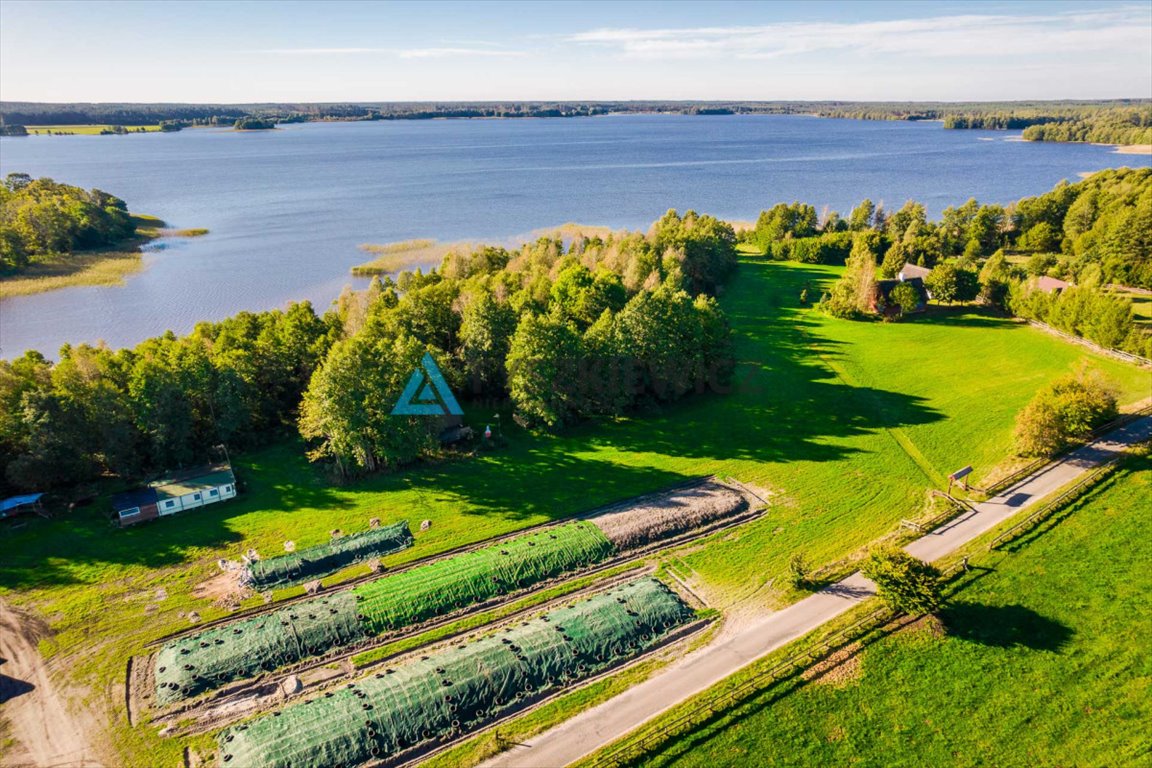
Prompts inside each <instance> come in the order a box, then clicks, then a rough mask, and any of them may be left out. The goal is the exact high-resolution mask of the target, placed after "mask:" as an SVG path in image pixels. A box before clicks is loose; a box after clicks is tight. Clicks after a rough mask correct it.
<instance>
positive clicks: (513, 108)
mask: <svg viewBox="0 0 1152 768" xmlns="http://www.w3.org/2000/svg"><path fill="white" fill-rule="evenodd" d="M621 113H625V114H627V113H631V114H636V113H676V114H684V115H738V114H778V115H790V114H801V115H807V114H815V115H818V116H820V117H832V118H852V119H859V120H942V121H943V123H944V127H945V128H955V129H962V128H983V129H997V130H1004V129H1016V130H1018V129H1026V132H1025V138H1027V139H1030V140H1034V141H1095V142H1102V143H1109V144H1144V143H1150V140H1149V135H1148V131H1149V129H1150V127H1152V100H1147V99H1113V100H1098V101H1080V100H1072V101H1037V102H1027V101H1025V102H969V103H949V102H849V101H708V102H695V101H576V102H560V101H552V102H546V101H507V102H355V103H317V104H308V103H280V104H215V105H213V104H39V103H35V102H0V127H4V126H10V127H12V128H13V129H15V128H17V127H19V126H23V125H83V124H109V125H145V124H160V125H161V127H162V128H163V129H165V130H179V129H180V128H181V127H185V126H191V125H232V124H234V123H235V122H236V121H237V120H240V119H243V118H255V119H262V120H272V121H275V122H280V123H288V122H303V121H312V120H430V119H435V118H492V117H497V118H516V117H587V116H591V115H604V114H621ZM10 135H23V134H21V133H19V132H16V131H15V130H13V132H12V133H11V134H10Z"/></svg>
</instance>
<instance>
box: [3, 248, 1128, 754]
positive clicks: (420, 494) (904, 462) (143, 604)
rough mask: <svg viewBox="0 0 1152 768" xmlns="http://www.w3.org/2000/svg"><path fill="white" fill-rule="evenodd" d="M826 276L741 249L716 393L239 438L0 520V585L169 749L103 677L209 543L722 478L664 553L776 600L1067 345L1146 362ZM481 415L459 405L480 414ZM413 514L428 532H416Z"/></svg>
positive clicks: (686, 569) (116, 728) (736, 592)
mask: <svg viewBox="0 0 1152 768" xmlns="http://www.w3.org/2000/svg"><path fill="white" fill-rule="evenodd" d="M838 272H839V270H837V269H835V268H830V267H815V266H807V265H796V264H779V263H764V262H757V261H744V262H743V263H742V264H741V267H740V270H739V273H738V274H737V275H736V276H735V277H734V278H733V281H732V283H731V285H730V286H729V287H728V290H727V292H726V294H725V296H724V297H723V299H722V301H723V304H724V306H725V308H726V309H727V311H728V312H729V315H730V318H731V320H732V323H733V326H734V328H735V330H736V332H737V356H738V368H737V377H736V382H735V385H734V391H733V392H732V393H731V394H728V395H702V396H700V397H698V398H696V399H694V400H692V401H690V402H687V403H685V404H683V405H681V406H678V407H676V408H673V409H669V410H667V411H664V412H658V413H652V414H644V415H641V416H638V417H636V418H634V419H628V420H622V421H620V422H617V423H613V424H607V425H604V424H601V425H587V426H584V427H581V428H577V429H573V430H570V431H568V432H566V433H564V434H563V435H561V436H553V437H549V436H533V435H530V434H527V433H525V432H522V431H520V430H518V429H515V428H510V426H509V425H510V424H511V419H510V418H509V417H508V414H505V415H504V418H503V422H504V424H505V427H504V431H505V433H506V434H507V436H508V439H509V446H508V447H507V448H506V449H504V450H501V451H498V452H494V453H487V454H483V455H481V456H480V457H478V458H476V459H470V460H460V461H446V462H442V463H437V464H429V465H425V466H422V467H419V468H414V469H411V470H409V471H405V472H400V473H397V474H392V475H383V476H379V477H375V478H372V479H369V480H367V481H364V482H361V483H358V484H355V485H351V486H345V487H334V486H333V485H331V484H330V483H329V482H328V481H327V480H326V479H325V478H324V477H323V475H322V474H321V473H320V472H319V471H317V470H316V469H315V468H313V467H310V466H308V465H307V463H306V462H305V461H304V459H303V458H302V456H303V449H302V447H301V446H300V445H299V444H296V443H286V444H282V445H279V446H275V447H272V448H269V449H265V450H262V451H257V452H252V453H249V454H246V455H242V456H238V457H234V459H235V464H236V470H237V474H238V476H239V477H240V479H241V483H242V491H243V493H242V496H241V497H240V498H239V499H237V500H236V501H232V502H227V503H224V504H220V505H218V506H215V507H210V508H206V509H204V510H201V511H197V512H195V513H192V514H188V515H183V516H179V517H176V518H174V519H170V520H164V521H160V522H157V523H153V524H149V525H145V526H141V527H139V528H137V529H133V530H126V531H115V530H113V529H111V528H110V527H109V526H108V524H107V523H106V522H104V519H103V518H102V517H101V512H100V507H99V505H94V506H92V507H88V508H81V509H78V510H76V511H75V512H74V513H71V514H67V515H63V516H61V517H59V518H57V519H56V520H53V521H44V520H40V519H32V520H30V522H29V524H28V526H27V527H26V528H24V529H22V530H19V531H6V530H0V549H2V550H3V553H4V556H3V557H2V558H0V594H3V595H4V597H5V599H7V600H10V601H12V602H14V603H16V604H18V605H21V606H23V607H26V608H29V609H31V610H33V611H35V612H36V613H38V614H40V615H41V616H44V617H45V618H46V619H47V620H48V621H49V623H50V624H51V626H52V628H53V630H55V632H56V633H57V634H56V636H55V638H54V639H52V640H48V641H44V643H43V644H42V645H43V648H44V650H45V652H46V653H49V654H58V655H61V656H65V657H67V662H66V663H67V666H68V668H69V669H70V670H71V674H72V677H73V678H74V680H75V681H76V682H78V683H80V684H83V685H87V686H90V687H91V690H92V691H93V693H92V694H91V697H90V699H91V701H92V703H93V705H94V706H95V707H96V708H97V709H98V710H100V711H101V712H102V714H103V716H104V718H105V720H106V721H107V722H108V723H109V729H110V731H111V738H112V740H113V741H115V742H116V744H117V746H118V747H119V754H118V755H116V753H115V752H111V753H110V754H111V755H113V756H115V757H116V759H114V760H111V761H110V762H113V763H118V764H125V765H145V764H151V763H150V760H152V759H158V756H163V757H165V759H166V757H167V756H175V755H178V752H179V749H180V746H181V744H180V742H178V741H176V740H163V741H162V740H158V739H157V738H156V737H155V735H154V734H153V733H152V731H151V730H149V729H136V730H130V729H128V728H127V726H126V724H125V722H124V717H123V711H122V709H123V698H122V694H121V693H120V692H118V691H116V690H115V689H114V687H113V688H110V685H112V684H115V683H116V682H118V681H119V680H121V679H122V676H123V671H124V663H125V658H126V657H127V656H128V655H130V654H134V653H138V652H140V651H141V650H142V648H143V645H144V643H145V642H147V641H149V640H151V639H154V638H155V637H157V636H159V635H161V634H164V633H166V632H170V631H173V630H175V629H179V628H182V627H185V626H187V620H186V618H184V616H183V614H184V613H185V612H187V611H189V610H196V611H197V612H199V613H200V615H201V616H202V617H203V618H204V619H210V618H214V617H216V616H219V615H221V614H222V613H223V611H224V609H223V608H222V607H219V606H214V605H213V604H212V602H211V600H210V599H209V598H203V597H194V596H193V589H194V588H195V587H196V585H198V584H199V583H201V582H203V581H204V580H205V579H207V578H209V577H211V576H213V575H214V574H215V573H217V570H216V559H217V558H219V557H230V558H236V557H238V556H239V554H240V553H241V552H243V551H245V550H246V549H247V548H248V547H255V548H257V549H258V550H259V551H261V552H263V553H264V554H265V555H271V554H275V553H278V552H281V551H283V550H282V544H283V542H284V541H285V540H286V539H292V540H294V541H295V542H296V544H297V546H299V547H306V546H310V545H312V544H316V543H320V542H322V541H325V540H327V538H328V536H329V531H330V530H332V529H334V528H339V529H341V530H343V531H345V532H353V531H359V530H363V529H365V528H367V526H368V520H369V518H371V517H379V518H380V519H381V520H382V522H383V523H384V524H388V523H390V522H394V521H396V520H400V519H408V520H409V521H410V522H411V524H412V528H413V530H414V531H415V532H416V544H415V546H413V547H412V548H410V549H408V550H405V551H404V552H403V553H400V554H398V555H394V556H391V557H389V558H387V559H386V563H389V564H395V563H399V562H403V561H405V560H408V559H412V558H417V557H424V556H427V555H429V554H432V553H435V552H439V551H443V550H445V549H449V548H452V547H456V546H459V545H462V544H465V543H469V542H473V541H477V540H480V539H483V538H487V537H490V536H494V535H497V534H502V533H507V532H510V531H514V530H516V529H519V528H523V527H525V526H528V525H532V524H536V523H540V522H544V521H548V520H553V519H558V518H563V517H566V516H570V515H572V514H575V513H577V512H580V511H584V510H587V509H589V508H591V507H595V506H597V505H600V504H603V503H606V502H610V501H613V500H617V499H620V498H623V497H627V496H632V495H635V494H638V493H642V492H647V491H653V490H657V489H660V488H662V487H665V486H667V485H670V484H672V483H675V482H679V481H681V480H683V479H685V478H687V477H692V476H699V475H709V474H714V473H721V474H728V475H732V476H735V477H736V478H738V479H739V480H741V481H743V482H745V483H748V484H750V485H753V486H755V487H758V488H761V489H764V490H766V491H768V492H769V493H771V494H772V496H771V501H772V505H773V506H772V509H771V510H770V512H769V514H767V515H766V516H765V517H763V518H761V519H759V520H757V521H754V522H752V523H749V524H747V525H745V526H742V527H741V528H740V529H738V530H736V531H734V532H726V533H723V534H719V535H717V536H715V537H713V539H712V540H710V541H709V542H708V543H707V544H705V545H700V544H694V545H691V546H689V547H686V548H685V549H684V551H683V553H682V555H681V557H680V558H679V560H678V561H676V562H673V563H672V564H673V565H674V566H675V567H676V569H677V572H679V573H686V574H688V575H689V577H690V578H692V580H693V582H694V584H695V585H696V586H698V587H699V588H700V590H701V591H702V592H703V593H704V594H705V595H706V596H707V597H708V598H709V599H710V600H711V601H712V602H713V604H714V605H715V606H717V607H720V608H724V607H727V606H730V605H732V604H734V603H737V602H745V603H748V604H750V605H753V606H756V607H760V608H770V607H776V606H779V605H780V604H782V603H783V602H786V601H787V600H789V599H791V598H792V597H793V595H791V594H789V593H788V592H787V591H786V590H783V589H781V588H780V587H779V586H776V585H775V584H774V582H776V581H779V582H781V583H783V581H784V579H783V578H782V577H783V576H784V575H785V574H786V571H787V562H788V559H789V557H790V556H791V555H792V553H793V552H795V551H798V550H800V551H803V552H805V553H806V554H807V555H808V557H809V558H810V559H811V560H812V561H813V562H814V563H815V564H817V565H819V564H824V563H829V562H832V561H836V560H839V559H842V558H844V557H846V556H848V555H850V554H851V553H853V552H856V551H858V550H860V549H861V548H862V547H864V546H866V545H867V544H868V542H870V541H872V540H874V539H876V538H877V537H879V536H882V535H885V534H886V533H888V532H890V531H892V530H893V529H894V528H896V527H897V526H898V524H899V521H900V520H901V519H902V518H906V517H910V516H914V515H916V514H917V513H918V512H919V511H920V510H921V509H922V507H923V505H924V503H925V497H926V490H927V488H929V487H930V486H932V485H934V484H939V483H940V481H941V478H942V477H943V476H944V475H946V474H947V473H948V472H950V471H952V470H954V469H956V468H958V467H960V466H963V465H964V464H969V463H971V464H973V465H975V466H976V476H977V477H978V478H979V477H980V476H982V475H983V474H984V473H986V472H987V471H988V470H989V469H990V468H991V467H992V466H994V465H995V464H997V463H999V462H1001V461H1002V460H1003V459H1004V458H1005V457H1006V456H1007V454H1008V453H1009V448H1010V441H1009V436H1010V430H1011V423H1012V417H1013V415H1014V413H1015V412H1016V410H1018V409H1019V408H1020V407H1021V406H1022V405H1023V404H1024V403H1025V402H1027V400H1028V399H1029V398H1030V397H1031V396H1032V393H1033V392H1034V391H1035V389H1036V388H1037V387H1038V386H1040V385H1042V384H1043V383H1045V382H1047V381H1050V380H1052V379H1053V378H1055V377H1056V376H1059V375H1061V374H1063V373H1065V372H1066V371H1068V370H1071V369H1072V368H1073V367H1074V366H1075V365H1076V364H1077V362H1078V361H1080V360H1082V359H1090V360H1092V361H1093V363H1094V364H1095V365H1098V366H1099V367H1100V368H1101V369H1103V370H1104V371H1105V372H1106V373H1107V374H1108V375H1109V376H1111V377H1113V378H1114V379H1115V380H1116V381H1117V383H1118V385H1120V386H1121V388H1122V390H1123V391H1124V396H1125V397H1124V399H1126V400H1135V399H1138V398H1139V397H1144V396H1147V395H1148V389H1149V377H1148V373H1147V372H1146V371H1139V370H1138V369H1136V368H1134V367H1131V366H1127V365H1125V364H1122V363H1118V362H1115V361H1112V360H1108V359H1105V358H1101V357H1097V356H1094V355H1092V354H1091V353H1090V352H1088V351H1087V350H1085V349H1084V348H1083V347H1079V346H1075V345H1070V344H1066V343H1064V342H1062V341H1060V340H1059V339H1056V338H1054V337H1052V336H1050V335H1048V334H1044V333H1042V332H1039V331H1036V330H1033V329H1031V328H1028V327H1025V326H1020V325H1016V324H1012V323H1009V322H1007V321H1003V320H999V319H995V318H991V317H986V316H982V315H980V314H978V313H973V312H962V313H945V314H937V315H932V316H928V317H923V318H919V319H917V320H915V321H912V322H908V323H901V324H895V325H886V324H880V323H853V322H848V321H841V320H834V319H831V318H827V317H825V316H823V315H821V314H819V313H818V312H817V311H815V310H812V309H808V308H802V307H800V306H799V303H798V295H799V292H800V289H801V288H802V287H803V286H804V285H805V284H806V283H811V284H812V286H813V288H814V289H816V290H814V291H813V292H812V293H814V294H816V295H818V294H819V290H820V289H821V287H822V286H823V285H824V284H825V283H827V281H829V280H832V279H834V278H835V277H836V275H837V274H838ZM490 415H491V414H487V413H483V414H479V413H475V412H473V413H471V414H470V415H469V418H470V420H473V421H474V422H475V424H476V425H477V426H480V427H482V426H483V425H484V424H485V422H486V421H487V419H488V417H489V416H490ZM422 520H429V521H430V522H431V528H430V529H429V530H427V531H424V532H421V531H419V530H417V529H418V527H419V523H420V522H421V521H422ZM673 559H674V560H675V558H673ZM365 568H366V567H365V566H357V567H354V568H352V569H349V570H348V571H346V572H345V573H344V574H341V575H340V576H341V577H342V578H343V577H347V576H348V575H350V574H354V573H355V574H359V573H364V572H365ZM329 581H331V579H330V580H329ZM158 590H163V592H158ZM158 595H163V597H162V598H161V597H158ZM258 601H259V600H258V598H257V599H256V602H258Z"/></svg>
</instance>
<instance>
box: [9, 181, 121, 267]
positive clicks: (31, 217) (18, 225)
mask: <svg viewBox="0 0 1152 768" xmlns="http://www.w3.org/2000/svg"><path fill="white" fill-rule="evenodd" d="M135 233H136V225H135V223H134V222H133V220H132V217H131V216H130V215H129V213H128V207H127V205H126V204H125V203H124V201H123V200H121V199H120V198H118V197H115V196H113V195H110V194H108V193H107V192H102V191H100V190H99V189H92V190H85V189H81V188H80V187H74V186H71V185H69V184H60V183H58V182H55V181H53V180H52V179H33V178H32V177H31V176H29V175H28V174H25V173H10V174H8V176H7V177H6V178H5V179H4V182H3V184H0V275H12V274H17V273H19V272H21V271H22V270H24V269H26V268H27V267H29V266H31V265H33V264H36V263H38V262H42V261H46V260H50V259H52V258H53V257H55V256H57V255H59V254H66V253H71V252H72V251H77V250H84V249H88V248H97V247H100V246H104V245H111V244H113V243H117V242H119V241H122V240H124V239H126V238H129V237H132V236H133V235H134V234H135Z"/></svg>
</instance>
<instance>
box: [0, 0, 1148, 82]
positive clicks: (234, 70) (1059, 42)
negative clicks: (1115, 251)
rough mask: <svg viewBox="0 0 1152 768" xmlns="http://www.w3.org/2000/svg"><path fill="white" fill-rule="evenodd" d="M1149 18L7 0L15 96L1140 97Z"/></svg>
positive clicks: (887, 3) (774, 7) (931, 9)
mask: <svg viewBox="0 0 1152 768" xmlns="http://www.w3.org/2000/svg"><path fill="white" fill-rule="evenodd" d="M1149 29H1152V4H1149V3H1146V2H1145V3H1129V2H1123V1H1121V2H1099V3H1084V2H1069V1H1068V0H996V1H995V2H958V1H957V0H942V1H940V2H931V3H907V2H894V1H892V0H877V1H874V2H835V1H832V0H829V1H826V2H795V1H792V0H780V1H779V2H766V3H740V2H715V3H708V4H691V3H675V2H666V3H654V2H628V1H624V2H617V3H611V4H608V3H604V4H587V3H578V2H562V1H558V2H486V3H465V2H426V3H412V2H389V3H376V2H339V1H336V2H327V3H320V2H311V1H309V0H300V1H299V2H281V3H272V2H228V3H218V2H187V1H181V0H170V1H165V2H157V1H151V0H141V1H140V2H106V1H104V0H87V1H85V2H71V1H60V2H50V3H48V2H27V1H25V0H4V2H3V3H2V4H0V99H3V100H4V101H21V102H30V103H48V104H75V103H88V104H121V103H130V104H260V103H279V104H283V103H395V102H401V103H415V102H467V103H475V102H507V101H516V102H526V101H558V102H570V101H584V102H587V101H705V102H707V101H734V100H738V101H759V102H765V101H808V100H811V101H851V102H856V103H864V102H900V103H916V102H929V101H939V102H1013V101H1025V100H1036V101H1055V100H1072V99H1076V100H1103V99H1117V98H1145V97H1152V35H1150V34H1149ZM589 94H595V95H594V96H590V95H589ZM639 94H643V96H641V95H639ZM1137 94H1138V95H1137ZM158 96H159V97H161V98H157V97H158ZM846 96H847V97H849V98H845V97H846Z"/></svg>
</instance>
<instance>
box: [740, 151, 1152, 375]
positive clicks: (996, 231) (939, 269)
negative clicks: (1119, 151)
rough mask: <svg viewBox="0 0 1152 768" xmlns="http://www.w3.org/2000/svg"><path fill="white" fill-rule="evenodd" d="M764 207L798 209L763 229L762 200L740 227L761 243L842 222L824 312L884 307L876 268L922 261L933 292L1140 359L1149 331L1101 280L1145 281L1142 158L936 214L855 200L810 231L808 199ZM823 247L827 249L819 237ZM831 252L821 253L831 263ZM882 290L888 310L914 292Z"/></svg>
mask: <svg viewBox="0 0 1152 768" xmlns="http://www.w3.org/2000/svg"><path fill="white" fill-rule="evenodd" d="M776 210H791V211H794V212H798V213H794V215H792V216H791V217H790V218H788V221H789V222H790V223H791V224H792V226H791V228H787V227H786V228H784V229H780V228H779V227H776V228H773V224H774V222H778V221H779V220H780V219H781V218H782V215H777V216H773V215H772V212H771V211H769V212H765V214H762V215H761V217H760V221H758V222H757V227H756V229H755V230H753V231H752V232H750V233H749V234H748V235H747V236H746V237H748V238H750V239H751V240H752V241H753V242H757V243H758V244H760V246H761V247H763V246H764V243H765V241H766V240H767V241H769V242H768V253H770V254H775V253H776V251H777V248H776V245H777V243H778V242H781V241H784V242H786V241H787V239H788V238H790V237H805V238H806V239H807V240H810V241H815V242H817V243H819V242H821V241H826V242H830V243H836V242H840V238H843V232H844V231H849V232H851V231H855V232H856V234H855V235H854V236H853V239H852V241H851V246H850V248H851V249H850V251H849V253H848V258H847V259H846V265H847V269H846V271H845V273H844V276H843V277H842V278H841V279H840V280H839V281H838V282H837V283H836V284H835V285H834V286H833V287H832V289H831V291H830V292H829V293H828V294H827V295H826V296H824V297H823V298H822V300H821V306H822V307H823V308H824V309H825V310H827V311H828V312H830V313H831V314H834V315H837V316H840V317H861V316H863V317H868V316H873V315H875V314H877V313H881V314H885V309H886V308H885V307H884V306H883V302H881V303H880V304H879V305H877V304H876V281H877V278H878V277H879V278H881V279H889V278H892V277H895V276H896V275H897V273H898V272H900V269H901V267H902V266H903V265H904V264H906V263H912V264H916V265H918V266H922V267H928V268H931V269H932V272H931V273H930V274H929V275H928V276H927V277H925V278H924V283H925V286H926V288H927V289H928V291H929V292H930V293H931V296H932V298H933V299H934V300H935V301H937V302H941V303H949V304H950V303H953V302H967V301H977V300H978V301H981V302H983V303H985V304H988V305H991V306H995V307H999V308H1001V309H1003V310H1005V311H1008V312H1010V313H1012V314H1013V315H1015V316H1017V317H1022V318H1025V319H1030V320H1037V321H1040V322H1044V323H1048V324H1049V325H1052V326H1054V327H1056V328H1058V329H1060V330H1063V331H1066V332H1068V333H1071V334H1073V335H1076V336H1081V337H1084V338H1087V339H1089V340H1091V341H1094V342H1096V343H1097V344H1100V345H1101V346H1104V347H1108V348H1111V349H1118V350H1122V351H1126V352H1130V353H1132V354H1136V355H1140V356H1142V357H1145V358H1152V335H1150V334H1149V333H1148V331H1147V330H1145V329H1144V328H1142V327H1141V326H1140V325H1139V324H1138V323H1137V322H1136V320H1135V317H1134V316H1133V314H1132V303H1131V300H1130V299H1127V298H1123V297H1121V296H1118V295H1116V294H1115V293H1114V292H1113V291H1111V290H1110V289H1111V288H1112V287H1113V286H1126V287H1135V288H1140V289H1145V290H1148V289H1152V169H1148V168H1143V169H1137V170H1132V169H1127V168H1122V169H1117V170H1107V171H1101V172H1099V173H1096V174H1093V175H1092V176H1090V177H1089V178H1087V179H1084V180H1083V181H1080V182H1078V183H1076V184H1068V183H1067V182H1062V183H1060V184H1058V185H1057V186H1056V187H1055V188H1054V189H1053V190H1051V191H1049V192H1046V193H1045V194H1043V195H1039V196H1037V197H1029V198H1024V199H1021V200H1019V201H1017V202H1015V203H1013V204H1011V205H1008V206H1003V207H1002V206H998V205H980V204H978V203H977V202H976V201H975V200H969V201H968V202H966V203H965V204H964V205H962V206H959V207H956V206H953V207H949V208H947V209H945V210H944V212H943V215H942V216H941V218H940V221H938V222H932V221H929V220H928V217H927V215H926V213H925V209H924V207H923V206H922V205H920V204H919V203H916V202H913V201H909V202H908V203H906V204H905V205H904V206H903V207H901V208H900V209H899V210H898V211H896V212H895V213H891V214H889V213H887V212H886V211H884V210H883V209H882V208H881V207H880V206H875V205H873V204H872V203H871V202H870V201H868V200H865V201H864V202H863V203H861V205H859V206H858V207H857V208H855V209H854V210H853V211H852V213H851V215H850V217H849V219H848V221H844V220H842V219H840V218H839V217H838V216H835V215H829V216H827V217H826V218H825V220H824V222H823V224H822V226H821V227H820V229H821V231H820V233H819V234H815V232H814V230H813V229H812V227H811V223H812V222H813V221H814V220H815V210H814V209H812V208H811V206H803V205H801V204H794V205H793V206H777V207H776V208H775V209H773V211H776ZM829 230H831V231H829ZM772 238H778V239H777V240H772ZM800 242H803V240H797V241H796V242H795V243H793V244H792V245H791V252H792V253H801V254H805V253H813V252H816V249H813V248H811V247H809V248H798V247H797V244H798V243H800ZM842 251H843V247H841V248H840V249H839V250H837V251H836V253H837V254H838V253H841V252H842ZM823 252H825V253H831V252H832V251H831V248H830V246H826V247H825V248H824V249H823ZM834 258H836V259H837V260H836V261H826V262H824V263H838V257H834ZM811 260H812V261H816V259H811ZM877 264H879V270H877V268H876V265H877ZM877 272H879V274H878V275H877ZM1043 276H1048V277H1055V278H1057V279H1061V280H1064V281H1067V282H1069V283H1071V284H1072V285H1070V286H1069V287H1066V288H1064V289H1063V290H1061V291H1045V290H1042V289H1040V287H1039V286H1038V285H1037V282H1036V278H1039V277H1043ZM889 298H890V299H891V300H893V301H895V303H896V304H899V305H900V306H899V307H898V309H899V311H900V312H904V311H910V310H911V309H912V308H913V307H914V306H915V304H916V303H917V302H918V301H919V297H918V296H917V295H915V294H913V293H911V292H909V291H902V292H901V293H899V294H896V293H893V294H892V295H891V296H890V297H889ZM894 309H895V307H894ZM889 316H890V313H889Z"/></svg>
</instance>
